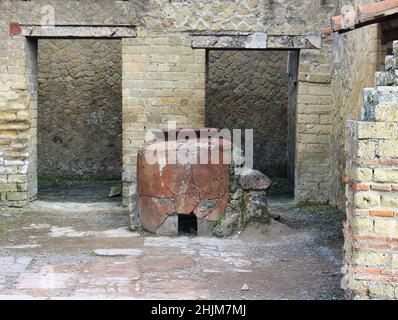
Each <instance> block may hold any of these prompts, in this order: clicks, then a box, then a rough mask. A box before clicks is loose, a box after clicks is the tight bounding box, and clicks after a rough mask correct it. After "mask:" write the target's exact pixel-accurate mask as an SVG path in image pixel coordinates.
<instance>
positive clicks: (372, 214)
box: [342, 41, 398, 299]
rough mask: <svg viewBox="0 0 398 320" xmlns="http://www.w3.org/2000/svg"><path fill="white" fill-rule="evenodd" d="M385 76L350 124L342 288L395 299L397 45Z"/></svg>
mask: <svg viewBox="0 0 398 320" xmlns="http://www.w3.org/2000/svg"><path fill="white" fill-rule="evenodd" d="M385 69H386V72H378V73H376V81H375V82H376V86H375V87H374V88H368V89H366V90H365V92H364V107H363V108H362V110H361V111H362V112H361V117H360V121H355V120H351V121H349V122H348V128H347V129H348V130H347V136H348V139H347V144H346V147H347V155H348V157H347V166H346V169H347V178H348V179H347V186H346V197H347V222H346V224H345V230H344V232H345V245H344V251H345V258H344V269H343V271H344V278H343V282H342V284H343V287H344V288H345V289H347V290H348V292H350V293H351V295H352V296H353V297H370V298H395V299H397V298H398V279H397V276H396V275H397V269H398V219H397V218H398V200H397V199H398V192H397V190H398V174H397V173H398V136H397V129H398V127H397V123H398V87H397V85H398V79H397V73H396V72H397V69H398V41H395V42H394V55H393V56H392V55H390V56H387V58H386V67H385Z"/></svg>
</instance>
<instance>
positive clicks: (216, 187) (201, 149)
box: [137, 128, 231, 235]
mask: <svg viewBox="0 0 398 320" xmlns="http://www.w3.org/2000/svg"><path fill="white" fill-rule="evenodd" d="M217 133H218V130H217V129H207V128H204V129H177V130H158V131H155V132H154V139H153V140H152V141H149V142H146V143H145V144H144V145H143V146H141V148H140V150H139V152H138V161H137V189H138V190H137V191H138V210H139V219H140V222H141V224H142V226H143V228H144V229H145V230H147V231H150V232H153V233H157V234H159V235H177V234H178V232H179V229H181V224H182V223H183V222H182V221H184V220H185V221H187V219H188V218H189V217H190V218H191V219H190V221H191V223H192V225H191V227H192V228H196V229H197V232H198V234H199V235H209V234H211V232H212V230H213V225H214V223H215V222H216V221H217V220H219V219H220V218H221V217H222V216H223V214H224V211H225V207H226V205H227V203H228V201H229V184H230V179H229V170H230V165H229V164H228V159H226V158H225V157H226V156H225V155H224V156H223V153H224V151H228V150H231V148H230V147H231V143H230V141H227V140H224V139H222V138H219V137H218V136H216V135H217ZM206 158H207V159H206ZM224 160H226V161H224ZM224 162H225V164H224Z"/></svg>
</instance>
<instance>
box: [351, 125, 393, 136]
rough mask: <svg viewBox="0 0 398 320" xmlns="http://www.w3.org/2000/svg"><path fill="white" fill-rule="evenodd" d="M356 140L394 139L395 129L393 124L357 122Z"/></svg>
mask: <svg viewBox="0 0 398 320" xmlns="http://www.w3.org/2000/svg"><path fill="white" fill-rule="evenodd" d="M357 130H358V132H357V134H358V139H396V138H397V128H396V124H394V123H385V122H358V126H357Z"/></svg>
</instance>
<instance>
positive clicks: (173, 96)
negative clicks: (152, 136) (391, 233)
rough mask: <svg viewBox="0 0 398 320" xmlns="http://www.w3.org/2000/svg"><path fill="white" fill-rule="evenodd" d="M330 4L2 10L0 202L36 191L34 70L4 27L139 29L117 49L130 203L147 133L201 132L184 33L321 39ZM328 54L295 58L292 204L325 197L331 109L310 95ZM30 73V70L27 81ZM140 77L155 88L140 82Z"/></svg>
mask: <svg viewBox="0 0 398 320" xmlns="http://www.w3.org/2000/svg"><path fill="white" fill-rule="evenodd" d="M335 3H337V1H334V0H330V1H326V2H323V1H319V2H318V1H317V2H316V3H314V1H313V0H305V1H286V2H281V1H272V2H271V1H268V0H253V1H252V0H246V1H240V0H239V1H238V0H231V1H228V2H226V1H221V0H217V1H169V0H151V1H143V0H139V1H116V2H115V1H113V0H103V1H101V2H98V1H94V0H93V1H84V2H82V1H77V0H71V1H61V0H33V1H11V0H5V1H1V4H0V62H1V63H0V93H1V94H0V108H1V109H0V118H1V121H2V123H3V125H2V129H1V130H0V143H1V148H0V151H1V163H2V164H1V172H0V181H1V191H0V192H1V196H0V197H1V203H2V204H4V205H15V206H21V205H23V204H26V203H28V202H29V200H31V199H34V196H35V185H36V175H35V172H36V170H35V161H36V151H35V150H36V140H37V139H36V111H35V110H36V104H37V100H36V96H37V93H36V91H35V85H34V69H31V68H30V67H29V66H30V65H34V50H35V49H34V47H35V39H29V40H27V38H26V37H24V36H13V37H10V33H9V31H10V30H9V26H10V22H12V21H15V22H19V23H22V24H32V25H40V24H41V23H43V22H48V21H49V22H51V19H49V18H51V14H49V13H51V12H52V11H53V13H54V15H53V17H54V22H55V24H56V25H70V26H76V25H95V26H97V27H98V26H101V25H107V26H109V25H112V24H114V25H129V26H131V25H134V26H137V35H138V37H137V38H136V39H132V40H131V39H123V46H126V48H123V53H124V57H123V113H125V114H126V115H123V122H124V124H123V126H124V129H123V177H124V181H125V186H126V188H125V191H124V192H125V195H126V197H125V198H126V199H128V198H129V195H130V194H131V192H133V191H132V190H131V188H130V187H131V186H132V184H131V182H132V181H133V180H134V173H135V164H134V161H135V160H134V159H135V155H136V151H137V145H138V144H140V143H142V141H143V140H142V137H143V135H144V134H145V130H146V128H147V127H152V126H154V125H155V126H162V125H164V121H165V120H166V119H171V120H177V121H178V124H177V125H178V126H185V125H190V126H203V125H204V105H205V99H204V91H205V90H204V83H205V81H204V67H205V51H204V50H202V49H198V50H193V49H192V48H191V41H192V35H191V33H192V32H196V31H205V32H210V33H211V32H220V31H222V32H242V31H244V32H264V33H267V34H273V35H286V34H290V35H295V36H297V35H309V34H314V33H318V34H319V33H320V32H321V30H322V28H323V27H324V26H325V25H327V24H328V23H329V20H328V19H329V17H330V16H331V15H334V14H335ZM48 6H50V7H48ZM193 12H195V14H193ZM58 35H62V32H60V33H59V34H58ZM110 36H112V35H110ZM152 41H153V43H152ZM135 42H137V43H138V45H137V46H135ZM134 46H135V47H134ZM329 52H330V48H329V47H328V46H326V47H324V48H323V49H322V50H317V49H311V50H302V51H301V54H300V63H299V65H300V66H299V70H300V71H299V72H300V73H299V90H298V103H297V106H298V115H297V120H298V122H299V121H304V122H306V123H303V122H301V123H299V125H298V127H297V129H298V130H300V134H299V135H298V136H297V148H296V161H297V168H298V169H297V170H296V179H295V180H296V188H295V191H296V199H297V200H298V201H321V202H325V201H328V199H329V196H330V187H329V184H328V178H329V177H325V176H324V170H325V166H328V161H329V160H328V159H323V157H326V156H327V155H328V151H329V149H328V145H327V143H325V142H324V140H322V139H323V136H326V135H327V133H326V131H327V130H329V129H330V123H329V124H325V123H321V121H326V119H325V118H322V120H321V116H320V113H319V110H322V109H326V108H328V109H329V110H330V100H329V101H328V99H327V98H326V99H325V98H322V96H321V95H318V93H316V91H317V88H319V89H322V88H323V87H327V85H328V81H329V80H328V79H329V78H330V70H329V69H330V68H329V69H328V67H327V64H328V63H330V58H328V55H329ZM163 58H164V59H163ZM28 70H32V72H31V74H29V73H28V72H27V71H28ZM328 72H329V75H328ZM146 74H148V77H152V78H153V79H151V78H146ZM328 76H329V78H328ZM152 80H154V81H152ZM155 84H156V85H157V86H155V87H154V85H155ZM136 85H143V86H145V87H137V86H136ZM310 87H312V89H310ZM300 88H302V89H300ZM314 88H315V89H314ZM310 90H311V93H309V92H310ZM192 92H193V94H192ZM322 94H324V93H322ZM167 99H169V100H167ZM318 100H319V101H318ZM187 101H188V102H187ZM300 108H301V111H300V110H299V109H300ZM310 115H311V116H313V117H312V118H311V120H309V117H308V116H310ZM135 117H137V118H138V119H139V120H138V121H137V120H135ZM159 117H161V118H162V121H160V122H159ZM308 121H312V122H308ZM307 134H311V135H313V136H316V139H318V136H320V137H321V138H320V140H317V141H316V142H314V141H313V140H311V141H310V142H308V140H305V139H306V138H308V137H307V136H304V135H307ZM311 138H313V137H311ZM129 186H130V187H129ZM28 189H31V190H32V191H31V192H28Z"/></svg>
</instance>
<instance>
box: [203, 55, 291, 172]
mask: <svg viewBox="0 0 398 320" xmlns="http://www.w3.org/2000/svg"><path fill="white" fill-rule="evenodd" d="M287 55H288V53H287V52H286V51H257V50H253V51H230V50H211V51H210V52H209V60H208V63H209V65H208V76H207V84H206V126H208V127H215V128H221V129H224V128H226V129H230V130H232V129H242V130H244V129H253V134H254V142H253V147H254V168H255V169H257V170H259V171H261V172H262V173H264V174H266V175H267V176H269V177H284V178H285V177H287V162H288V159H287V127H288V123H287V120H288V117H287V109H288V108H287V107H288V77H287ZM242 132H243V131H242Z"/></svg>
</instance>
